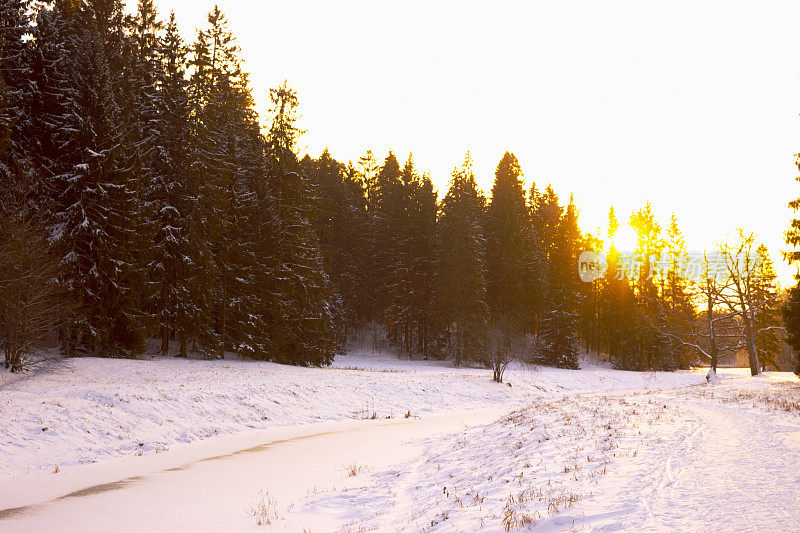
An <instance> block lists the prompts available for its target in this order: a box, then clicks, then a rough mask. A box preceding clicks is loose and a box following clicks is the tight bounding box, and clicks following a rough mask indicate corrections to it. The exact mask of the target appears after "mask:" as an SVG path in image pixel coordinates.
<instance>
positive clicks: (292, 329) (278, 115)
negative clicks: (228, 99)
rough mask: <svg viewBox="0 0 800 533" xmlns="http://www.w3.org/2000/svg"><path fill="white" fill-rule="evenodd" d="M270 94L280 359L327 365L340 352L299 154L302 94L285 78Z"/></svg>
mask: <svg viewBox="0 0 800 533" xmlns="http://www.w3.org/2000/svg"><path fill="white" fill-rule="evenodd" d="M270 98H271V100H272V106H273V107H272V125H271V127H270V131H269V134H268V136H267V146H268V149H269V154H270V156H271V158H272V159H273V161H274V164H273V165H272V166H273V170H272V172H273V174H272V175H273V176H274V177H273V180H272V182H271V188H272V194H273V196H274V197H275V198H276V201H277V214H278V221H279V224H280V233H279V235H278V238H277V240H276V245H277V250H278V254H279V255H278V258H279V262H280V267H279V268H280V270H279V272H278V275H277V277H278V281H279V286H278V288H277V293H278V294H280V295H281V302H280V305H281V308H280V309H281V313H282V314H281V315H279V316H280V317H281V328H280V329H281V330H282V331H280V332H279V343H278V344H277V346H276V347H277V352H276V353H277V354H280V355H278V356H277V357H276V359H277V360H278V361H279V362H291V363H294V364H308V365H327V364H330V362H331V361H332V360H333V356H334V351H335V338H334V331H333V315H332V311H333V310H332V303H331V289H330V282H329V279H328V277H327V276H326V275H325V272H324V270H323V267H322V256H321V253H320V247H319V242H318V239H317V235H316V233H315V231H314V228H315V224H316V222H315V220H314V218H313V217H314V215H315V213H314V204H315V198H316V191H315V190H314V185H313V183H312V182H311V180H310V179H309V177H308V176H307V175H306V174H305V172H303V169H302V167H301V166H300V163H299V162H298V161H297V156H296V155H295V150H296V144H297V139H298V136H299V135H300V133H301V131H300V130H299V129H298V128H297V125H296V121H297V107H298V99H297V94H296V93H295V92H294V91H293V90H292V89H291V88H289V87H288V85H287V84H286V83H284V84H283V85H282V86H280V87H278V88H276V89H272V90H271V91H270Z"/></svg>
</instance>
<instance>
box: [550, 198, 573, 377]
mask: <svg viewBox="0 0 800 533" xmlns="http://www.w3.org/2000/svg"><path fill="white" fill-rule="evenodd" d="M557 230H558V232H557V236H556V248H555V251H554V253H553V254H552V256H551V257H550V265H549V266H550V273H549V277H548V287H547V306H548V311H547V314H546V315H545V319H544V320H543V324H542V340H543V348H544V349H543V357H544V360H545V361H546V362H547V363H550V364H554V365H556V366H558V367H561V368H572V369H577V368H579V365H578V308H579V305H580V299H581V298H580V278H579V273H578V269H577V265H578V255H579V253H580V252H579V247H580V243H581V241H582V236H581V233H580V229H579V228H578V212H577V208H576V207H575V203H574V200H573V198H570V201H569V204H568V205H567V209H566V210H565V212H564V215H563V217H562V218H561V220H560V221H559V224H558V227H557Z"/></svg>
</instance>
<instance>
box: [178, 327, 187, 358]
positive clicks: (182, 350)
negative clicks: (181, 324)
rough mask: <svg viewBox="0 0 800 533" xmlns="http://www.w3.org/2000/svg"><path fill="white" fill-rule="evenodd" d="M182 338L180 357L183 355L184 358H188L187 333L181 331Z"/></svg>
mask: <svg viewBox="0 0 800 533" xmlns="http://www.w3.org/2000/svg"><path fill="white" fill-rule="evenodd" d="M180 339H181V350H180V352H179V353H178V357H183V358H184V359H186V357H187V355H186V333H183V332H181V335H180Z"/></svg>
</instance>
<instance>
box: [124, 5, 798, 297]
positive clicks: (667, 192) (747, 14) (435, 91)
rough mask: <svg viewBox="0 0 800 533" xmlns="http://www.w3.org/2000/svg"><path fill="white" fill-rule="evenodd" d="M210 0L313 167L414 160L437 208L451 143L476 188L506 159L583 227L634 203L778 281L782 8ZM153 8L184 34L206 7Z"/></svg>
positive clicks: (790, 188)
mask: <svg viewBox="0 0 800 533" xmlns="http://www.w3.org/2000/svg"><path fill="white" fill-rule="evenodd" d="M218 3H219V5H220V7H221V9H222V10H223V11H224V12H225V13H226V15H227V16H228V19H229V21H230V25H231V28H232V30H233V31H234V33H235V34H236V35H237V36H238V39H239V43H240V45H241V47H242V50H243V56H244V59H245V68H246V70H247V71H248V72H250V73H251V77H252V85H253V88H254V94H255V97H256V101H257V102H258V104H259V112H262V113H263V112H264V110H265V109H266V106H267V100H268V98H267V91H268V89H269V87H271V86H275V85H277V84H278V83H280V82H281V81H282V80H284V79H287V80H288V81H289V84H290V85H291V86H292V87H294V89H295V90H297V92H298V94H299V97H300V103H301V112H302V115H303V119H302V124H301V126H302V127H303V128H305V129H307V130H308V133H307V134H306V135H305V136H304V138H303V142H302V144H303V146H304V148H305V151H307V152H308V153H310V154H311V155H312V156H314V157H316V156H318V155H319V154H320V153H321V152H322V150H323V149H324V148H325V147H326V146H327V147H329V149H330V151H331V153H332V155H333V156H334V157H335V158H337V159H339V160H341V161H345V162H346V161H348V160H351V159H352V160H354V161H355V160H357V159H358V157H359V156H360V155H362V154H363V153H364V152H365V151H366V150H367V149H368V148H372V149H373V151H374V152H375V153H376V154H377V155H378V157H379V158H381V159H382V158H383V157H384V156H385V155H386V153H387V152H388V150H389V149H390V148H391V149H392V150H394V152H395V153H396V154H397V155H398V159H400V160H401V162H402V161H403V160H405V158H406V157H407V155H408V153H409V152H413V153H414V158H415V162H416V164H417V167H418V168H419V169H420V170H421V171H423V172H429V173H430V174H431V176H432V178H433V180H434V182H435V183H436V184H437V186H438V188H439V191H440V196H441V195H443V194H444V192H445V191H446V188H447V183H448V180H449V177H450V173H451V171H452V169H453V167H454V166H456V165H459V164H460V163H461V162H462V161H463V158H464V154H465V153H466V152H467V150H469V151H470V152H471V153H472V156H473V159H474V160H475V166H476V171H477V176H478V180H479V183H480V185H481V186H482V187H483V188H484V189H485V190H487V191H488V190H490V189H491V184H492V180H493V177H494V176H493V175H494V170H495V168H496V166H497V163H498V162H499V160H500V157H501V156H502V154H503V152H505V151H506V150H511V151H513V152H514V153H515V154H516V155H517V157H518V158H519V159H520V162H521V164H522V167H523V170H524V172H525V178H526V184H527V185H530V183H531V182H532V181H535V182H536V183H537V184H540V185H542V186H544V185H546V184H547V183H552V184H553V186H554V188H555V189H556V192H558V193H559V194H560V195H561V197H562V199H563V200H564V201H566V200H567V199H568V198H569V194H570V192H572V193H574V194H575V198H576V202H577V204H578V205H579V207H580V209H581V225H582V227H583V229H584V230H585V231H591V232H594V231H595V230H596V228H597V227H598V226H601V227H602V228H603V229H605V227H606V218H607V213H608V209H609V206H611V205H614V206H615V208H616V209H617V213H618V215H619V216H620V219H621V220H622V221H627V219H628V217H629V216H630V213H631V212H632V211H633V210H634V209H638V208H639V207H641V206H643V205H644V203H645V202H646V201H647V200H650V201H652V203H653V206H654V210H655V212H656V213H657V215H658V216H659V217H660V219H661V220H662V223H663V224H666V222H667V220H668V218H669V215H670V213H672V212H673V211H674V212H675V213H676V214H677V216H678V218H679V222H680V224H681V226H682V227H683V230H684V233H685V235H686V239H687V243H688V247H689V249H690V250H702V249H704V248H710V247H713V245H714V243H715V242H717V241H719V240H720V239H722V238H724V237H725V235H726V234H728V233H732V232H733V230H734V228H735V227H736V226H740V225H741V226H743V227H745V229H747V230H749V231H753V232H755V233H756V234H757V235H758V236H759V237H760V239H761V240H762V241H764V242H765V243H766V244H767V245H768V246H769V248H770V250H771V251H772V252H773V256H774V258H775V261H776V266H777V267H778V268H779V272H780V273H781V274H782V278H783V281H784V282H788V281H789V280H790V273H791V270H790V269H789V267H788V266H786V265H784V264H783V262H782V260H781V259H780V254H779V252H780V251H781V250H783V249H785V245H784V244H783V233H784V231H785V230H786V227H787V224H788V220H789V218H790V211H789V210H788V208H787V207H786V204H787V203H788V202H789V200H791V199H792V198H793V197H796V196H800V184H796V183H795V182H794V177H795V176H796V175H797V174H798V171H797V168H796V166H795V165H794V154H795V153H797V152H800V117H798V113H800V29H798V28H800V26H798V24H799V23H800V2H797V1H773V2H764V1H761V2H759V1H730V0H728V1H714V2H711V1H705V2H704V1H692V2H682V1H675V2H645V1H642V0H638V1H618V2H610V1H608V2H598V1H582V2H573V1H543V0H535V1H527V2H522V1H519V2H496V1H493V2H469V1H465V0H461V1H459V2H433V1H429V2H409V1H403V2H388V1H387V2H382V1H375V0H370V1H358V2H356V1H347V2H340V1H329V2H322V1H285V2H277V1H274V0H267V1H255V0H228V1H222V2H218ZM129 4H135V1H134V0H129ZM157 4H158V7H159V11H160V13H161V14H162V15H163V16H164V17H166V16H167V15H168V13H169V11H170V10H173V9H174V10H175V13H176V15H177V17H178V21H179V23H180V24H181V26H182V29H183V32H184V36H185V37H186V38H187V39H190V40H193V36H194V33H195V28H196V27H198V26H201V25H203V24H204V23H205V17H206V14H207V12H208V11H209V10H210V9H211V8H212V7H213V4H214V2H211V1H206V0H157Z"/></svg>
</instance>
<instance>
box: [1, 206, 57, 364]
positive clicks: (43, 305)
mask: <svg viewBox="0 0 800 533" xmlns="http://www.w3.org/2000/svg"><path fill="white" fill-rule="evenodd" d="M0 228H3V230H2V232H0V325H1V326H2V333H3V344H4V349H5V350H4V351H5V367H6V368H8V369H10V370H11V371H12V372H19V371H21V370H22V368H23V366H24V364H25V361H26V358H28V357H29V356H31V355H32V354H33V353H34V352H35V351H36V349H37V348H38V347H39V346H40V344H41V342H42V341H43V340H44V339H45V337H46V336H47V335H48V334H50V333H52V332H53V331H54V330H56V329H57V328H58V324H59V319H60V316H61V313H60V310H61V304H62V302H63V299H62V298H61V297H60V291H59V289H58V282H57V279H56V276H57V272H58V268H57V263H56V261H55V260H54V259H53V258H52V257H51V256H50V255H49V254H48V243H47V239H46V236H45V233H44V230H43V228H42V226H41V224H39V221H38V220H36V219H35V218H34V217H32V216H31V215H30V214H29V210H28V209H27V208H26V207H25V206H24V204H21V203H20V202H19V201H14V200H13V199H9V198H7V199H6V201H5V202H3V204H2V205H0Z"/></svg>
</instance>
